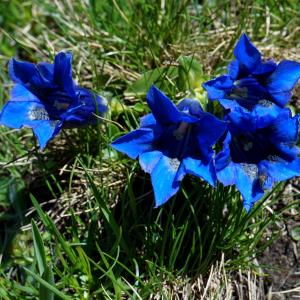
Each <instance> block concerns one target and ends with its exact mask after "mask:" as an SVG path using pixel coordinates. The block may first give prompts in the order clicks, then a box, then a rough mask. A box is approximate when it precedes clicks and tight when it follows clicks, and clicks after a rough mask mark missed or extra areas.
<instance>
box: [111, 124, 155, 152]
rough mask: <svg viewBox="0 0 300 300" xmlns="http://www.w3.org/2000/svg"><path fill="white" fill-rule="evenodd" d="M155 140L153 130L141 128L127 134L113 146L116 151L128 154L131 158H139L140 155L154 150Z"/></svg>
mask: <svg viewBox="0 0 300 300" xmlns="http://www.w3.org/2000/svg"><path fill="white" fill-rule="evenodd" d="M153 140H154V134H153V130H151V129H150V128H141V129H137V130H134V131H131V132H129V133H127V134H125V135H124V136H122V137H120V138H118V139H117V140H115V141H114V142H113V143H112V144H111V145H112V147H113V148H114V149H116V150H118V151H120V152H123V153H125V154H127V155H128V156H129V157H130V158H137V157H138V155H139V154H141V153H143V152H146V151H150V150H152V142H153Z"/></svg>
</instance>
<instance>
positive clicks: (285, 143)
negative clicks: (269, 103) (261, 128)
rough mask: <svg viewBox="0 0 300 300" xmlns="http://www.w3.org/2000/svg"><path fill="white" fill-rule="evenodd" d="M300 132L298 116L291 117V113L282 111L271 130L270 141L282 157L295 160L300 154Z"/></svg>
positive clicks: (286, 110)
mask: <svg viewBox="0 0 300 300" xmlns="http://www.w3.org/2000/svg"><path fill="white" fill-rule="evenodd" d="M298 131H299V120H298V116H295V117H293V118H292V117H291V111H290V110H289V109H288V108H287V109H285V110H282V112H281V114H280V115H279V116H278V117H277V119H276V120H275V122H274V123H273V125H272V126H271V127H270V128H269V135H270V140H271V142H272V143H273V145H274V146H275V147H276V149H277V150H278V151H279V152H280V154H281V156H282V157H284V158H285V159H287V160H294V159H295V158H296V157H297V156H298V154H299V148H298V147H296V146H295V145H296V142H297V139H298Z"/></svg>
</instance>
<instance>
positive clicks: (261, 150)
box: [216, 108, 300, 211]
mask: <svg viewBox="0 0 300 300" xmlns="http://www.w3.org/2000/svg"><path fill="white" fill-rule="evenodd" d="M226 118H227V120H228V121H230V124H229V126H228V128H229V131H228V133H227V135H226V138H225V140H224V143H223V149H222V151H221V152H219V153H218V155H217V157H216V171H217V177H218V180H219V181H220V182H222V183H223V184H224V185H235V186H236V187H237V189H238V190H239V191H240V192H241V194H242V196H243V198H244V207H245V208H246V210H247V211H248V210H249V209H250V208H251V207H252V206H253V204H254V203H255V202H256V201H257V200H259V199H260V198H261V197H262V196H263V195H264V191H265V190H268V189H270V188H271V187H272V186H273V184H274V183H275V182H279V181H283V180H286V179H289V178H291V177H293V176H299V175H300V159H299V158H298V153H299V148H298V147H296V142H297V138H298V127H299V121H298V119H299V116H295V117H292V116H291V112H290V110H289V109H288V108H285V109H281V111H280V112H279V113H278V116H277V118H276V119H273V120H272V121H271V122H269V124H265V127H263V128H262V126H256V127H255V126H254V124H255V121H251V122H248V123H247V122H246V124H245V120H242V119H241V118H240V116H239V113H238V112H234V113H232V112H231V113H229V114H228V115H227V117H226Z"/></svg>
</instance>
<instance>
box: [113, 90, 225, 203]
mask: <svg viewBox="0 0 300 300" xmlns="http://www.w3.org/2000/svg"><path fill="white" fill-rule="evenodd" d="M147 102H148V105H149V107H150V108H151V111H152V113H151V114H148V115H146V116H144V117H143V118H141V124H140V128H138V129H137V130H134V131H132V132H130V133H128V134H126V135H124V136H122V137H120V138H119V139H117V140H116V141H114V142H113V143H112V146H113V147H114V148H115V149H116V150H118V151H121V152H123V153H125V154H127V155H128V156H129V157H131V158H133V159H135V158H137V157H138V158H139V162H140V165H141V167H142V169H143V170H144V171H145V172H147V173H150V174H151V181H152V185H153V189H154V195H155V203H156V206H159V205H162V204H163V203H165V202H166V201H168V199H169V198H170V197H172V196H173V195H174V194H175V193H176V192H177V191H178V190H179V187H180V181H181V180H182V179H183V177H184V176H185V175H186V174H192V175H195V176H198V177H201V178H202V179H204V180H206V181H207V182H209V183H210V184H211V185H214V184H215V182H216V174H215V168H214V160H213V154H214V152H213V150H212V146H213V145H214V144H215V143H216V141H217V140H218V139H219V137H220V136H221V135H222V134H223V133H224V131H225V130H226V127H227V123H226V122H223V121H220V120H219V119H217V118H216V117H214V116H213V115H211V114H209V113H206V112H203V111H202V109H201V106H200V104H199V103H198V102H197V101H196V100H191V99H184V100H182V101H181V102H180V103H179V105H178V106H177V107H176V106H175V105H174V104H173V103H172V102H171V100H170V99H169V98H168V97H166V96H165V95H164V94H163V93H162V92H161V91H160V90H159V89H157V88H156V87H155V86H152V87H151V88H150V90H149V92H148V94H147Z"/></svg>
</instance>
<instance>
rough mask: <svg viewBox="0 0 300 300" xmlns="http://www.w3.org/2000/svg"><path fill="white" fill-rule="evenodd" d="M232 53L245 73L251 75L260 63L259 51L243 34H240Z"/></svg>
mask: <svg viewBox="0 0 300 300" xmlns="http://www.w3.org/2000/svg"><path fill="white" fill-rule="evenodd" d="M233 53H234V56H235V58H236V59H237V60H238V62H239V65H240V67H241V68H242V69H244V72H245V73H252V71H254V70H255V69H256V67H257V65H259V64H260V62H261V55H260V53H259V51H258V50H257V49H256V47H255V46H254V45H253V44H252V43H251V41H250V39H249V38H248V36H247V35H246V34H245V33H243V34H242V36H241V38H240V39H239V41H238V43H237V44H236V46H235V48H234V51H233Z"/></svg>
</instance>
